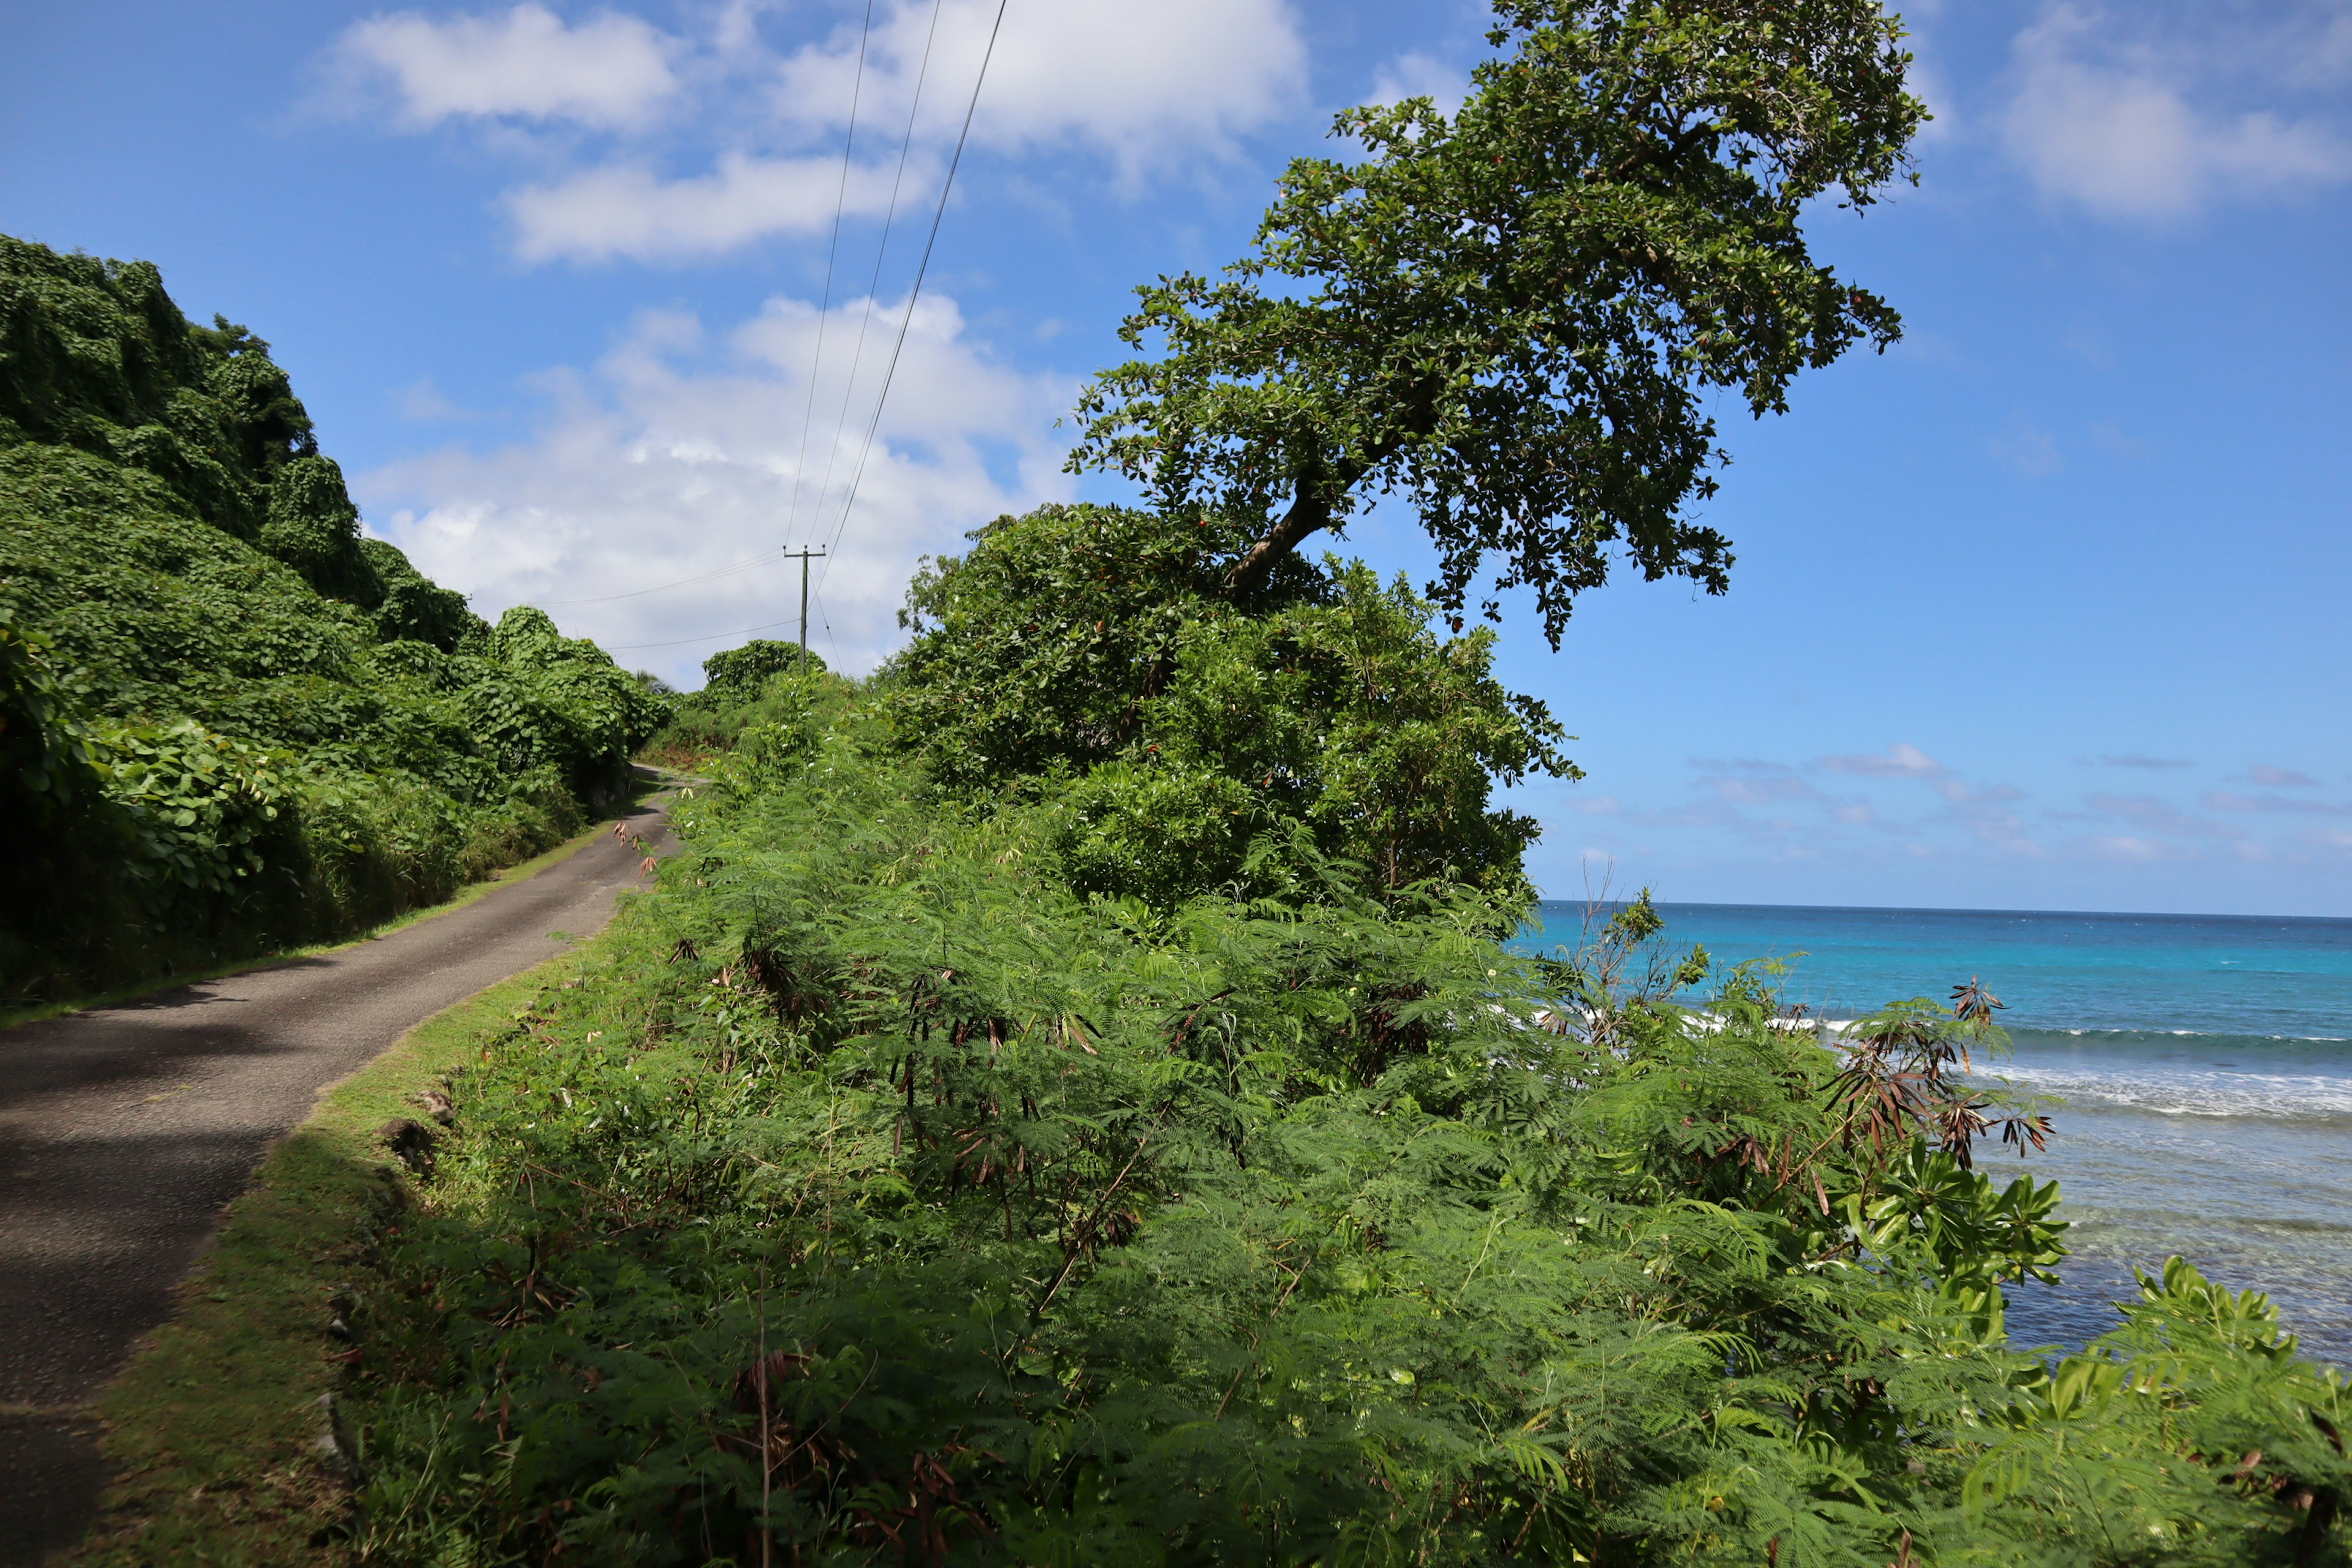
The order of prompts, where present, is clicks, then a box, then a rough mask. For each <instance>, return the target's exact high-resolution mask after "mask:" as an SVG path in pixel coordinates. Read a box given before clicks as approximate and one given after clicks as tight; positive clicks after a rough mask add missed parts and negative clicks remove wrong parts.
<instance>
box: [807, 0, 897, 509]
mask: <svg viewBox="0 0 2352 1568" xmlns="http://www.w3.org/2000/svg"><path fill="white" fill-rule="evenodd" d="M873 35H874V0H866V22H865V25H864V26H861V27H860V28H859V29H858V33H857V76H856V80H855V81H854V82H853V83H852V84H851V86H850V89H849V130H848V132H847V133H846V134H845V135H844V136H843V137H842V139H841V184H840V185H839V186H838V187H837V188H836V189H835V191H834V193H833V243H832V244H831V245H830V246H829V247H826V249H825V253H824V300H823V302H822V303H820V304H819V305H818V306H817V308H816V353H814V354H813V355H811V356H810V359H809V380H808V401H807V403H805V404H804V405H803V406H802V409H801V455H800V457H799V458H796V459H794V461H793V510H791V511H790V512H788V513H787V514H785V519H784V542H785V543H786V544H787V545H789V544H791V543H792V539H793V533H794V531H797V530H798V528H799V526H800V517H801V479H802V477H803V475H804V474H805V473H806V472H807V471H808V438H809V422H810V420H812V419H813V418H814V417H815V416H816V377H817V372H818V371H820V370H822V369H823V368H824V318H825V313H826V312H827V311H829V310H832V309H833V262H834V258H835V257H836V256H838V255H839V254H840V253H841V215H842V211H843V209H844V208H845V206H847V205H848V202H849V153H850V149H851V148H853V147H855V146H856V144H857V104H858V100H859V98H860V97H861V96H862V95H863V94H864V92H865V91H866V40H867V39H869V38H870V37H873ZM894 194H895V193H894ZM849 369H850V374H852V375H853V376H854V375H856V374H857V365H856V362H855V361H852V362H851V363H850V367H849ZM836 439H837V437H836ZM817 515H818V516H819V517H820V518H822V517H823V516H824V492H823V491H822V490H820V491H818V492H817Z"/></svg>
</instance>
